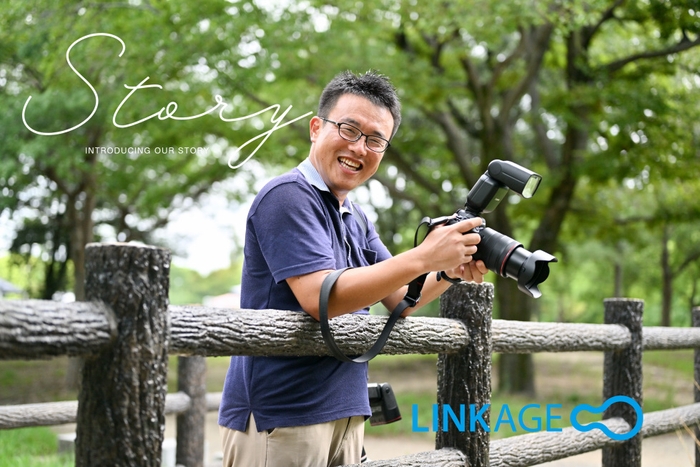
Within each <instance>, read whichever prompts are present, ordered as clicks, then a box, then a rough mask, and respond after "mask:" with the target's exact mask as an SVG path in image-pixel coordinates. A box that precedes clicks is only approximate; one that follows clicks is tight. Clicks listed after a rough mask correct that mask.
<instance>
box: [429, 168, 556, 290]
mask: <svg viewBox="0 0 700 467" xmlns="http://www.w3.org/2000/svg"><path fill="white" fill-rule="evenodd" d="M541 181H542V177H540V176H539V175H538V174H536V173H534V172H532V171H530V170H528V169H526V168H524V167H522V166H520V165H518V164H515V163H513V162H510V161H501V160H498V159H496V160H493V161H491V163H490V164H489V166H488V170H487V171H486V172H485V173H484V174H483V175H482V176H481V177H480V178H479V180H478V181H477V182H476V184H475V185H474V186H473V187H472V189H471V190H469V193H468V194H467V202H466V203H465V204H464V209H460V210H458V211H457V212H456V213H455V214H454V216H449V217H442V218H439V219H432V220H431V221H430V223H429V225H430V226H431V227H433V226H435V225H439V224H445V225H450V224H455V223H457V222H460V221H463V220H465V219H471V218H474V217H480V216H481V214H483V213H489V212H491V211H493V210H494V209H495V208H496V206H498V203H500V202H501V200H502V199H503V197H504V196H505V195H506V194H507V193H508V191H509V190H513V191H514V192H516V193H518V194H519V195H521V196H522V197H523V198H532V196H533V195H534V194H535V191H537V187H539V185H540V182H541ZM470 232H475V233H478V234H479V235H480V236H481V241H480V242H479V245H478V246H477V252H476V254H474V255H473V256H472V258H473V260H474V261H477V260H482V261H483V262H484V264H485V265H486V267H487V268H488V269H489V270H491V271H493V272H495V273H496V274H499V275H500V276H503V277H510V278H511V279H515V280H517V281H518V289H520V290H521V291H522V292H524V293H526V294H527V295H529V296H531V297H533V298H539V297H540V296H541V295H542V292H540V290H539V289H538V288H537V286H538V285H539V284H540V283H542V282H544V281H545V279H547V277H548V276H549V263H550V262H556V261H557V259H556V258H555V257H554V256H552V255H550V254H549V253H546V252H544V251H542V250H537V251H535V252H534V253H531V252H529V251H528V250H526V249H525V248H523V245H522V244H521V243H519V242H517V241H516V240H513V239H512V238H510V237H508V236H506V235H503V234H502V233H499V232H497V231H495V230H493V229H491V228H488V227H485V226H483V225H482V226H481V227H477V228H475V229H473V230H471V231H470ZM467 233H469V232H467ZM440 275H441V277H443V278H447V279H448V280H449V277H447V276H446V275H445V273H444V272H441V273H440Z"/></svg>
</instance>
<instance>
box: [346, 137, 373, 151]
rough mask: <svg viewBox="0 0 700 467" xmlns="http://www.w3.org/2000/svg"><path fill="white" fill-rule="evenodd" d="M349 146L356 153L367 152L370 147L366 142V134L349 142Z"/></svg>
mask: <svg viewBox="0 0 700 467" xmlns="http://www.w3.org/2000/svg"><path fill="white" fill-rule="evenodd" d="M348 148H349V149H350V150H351V151H352V152H354V153H355V154H362V155H364V154H366V153H367V151H368V150H369V149H367V145H366V144H365V136H360V139H358V140H357V141H355V142H352V143H350V142H348Z"/></svg>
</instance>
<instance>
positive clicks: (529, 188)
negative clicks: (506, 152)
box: [465, 159, 542, 214]
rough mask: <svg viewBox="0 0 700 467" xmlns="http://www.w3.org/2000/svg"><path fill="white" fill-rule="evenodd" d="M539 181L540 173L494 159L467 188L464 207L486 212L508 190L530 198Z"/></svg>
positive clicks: (494, 206)
mask: <svg viewBox="0 0 700 467" xmlns="http://www.w3.org/2000/svg"><path fill="white" fill-rule="evenodd" d="M541 181H542V177H541V176H540V175H538V174H536V173H535V172H533V171H531V170H528V169H526V168H525V167H523V166H520V165H518V164H516V163H514V162H510V161H502V160H499V159H494V160H493V161H491V163H490V164H489V166H488V169H487V170H486V172H485V173H484V174H483V175H482V176H481V177H480V178H479V180H477V182H476V183H475V184H474V186H473V187H472V189H471V190H469V193H468V194H467V202H466V203H465V207H466V208H467V209H468V210H470V211H473V212H478V213H487V214H488V213H489V212H491V211H493V210H494V209H495V208H496V206H498V203H500V202H501V200H502V199H503V197H504V196H505V195H506V194H507V193H508V190H513V191H514V192H516V193H517V194H519V195H520V196H522V197H523V198H532V196H533V195H534V194H535V192H536V191H537V188H538V187H539V186H540V182H541Z"/></svg>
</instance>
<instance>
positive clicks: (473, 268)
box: [447, 260, 489, 284]
mask: <svg viewBox="0 0 700 467" xmlns="http://www.w3.org/2000/svg"><path fill="white" fill-rule="evenodd" d="M488 272H489V270H488V268H487V267H486V265H485V264H484V262H483V261H481V260H479V261H470V262H465V263H463V264H461V265H459V266H458V267H456V268H455V269H453V270H452V271H449V272H448V274H447V275H448V276H450V277H455V278H456V277H459V278H461V279H462V280H464V281H468V282H476V283H478V284H480V283H482V282H484V276H485V275H486V273H488Z"/></svg>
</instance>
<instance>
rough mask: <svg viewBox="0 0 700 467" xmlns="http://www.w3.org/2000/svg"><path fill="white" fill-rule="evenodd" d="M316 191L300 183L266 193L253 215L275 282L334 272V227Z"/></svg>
mask: <svg viewBox="0 0 700 467" xmlns="http://www.w3.org/2000/svg"><path fill="white" fill-rule="evenodd" d="M313 190H314V188H313V187H311V186H308V185H306V184H302V183H298V182H294V181H292V182H287V183H283V184H280V185H277V186H275V187H273V188H272V189H270V190H269V191H268V192H266V193H264V194H263V196H262V197H261V199H260V200H259V203H258V204H257V206H256V207H255V211H254V212H253V213H252V214H251V215H250V217H249V221H248V228H249V229H253V230H254V234H255V237H256V240H257V242H258V245H259V248H260V251H261V253H262V255H263V257H264V259H265V261H266V262H267V265H268V267H269V270H270V272H271V273H272V276H273V278H274V280H275V282H277V283H280V282H282V281H284V280H286V279H288V278H289V277H293V276H299V275H302V274H308V273H311V272H315V271H320V270H324V269H335V263H336V262H335V257H334V254H333V239H332V237H331V235H333V226H332V225H331V221H330V219H329V218H328V214H327V213H326V208H325V206H324V205H323V202H322V201H321V200H320V199H319V195H318V194H317V193H314V192H313Z"/></svg>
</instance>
